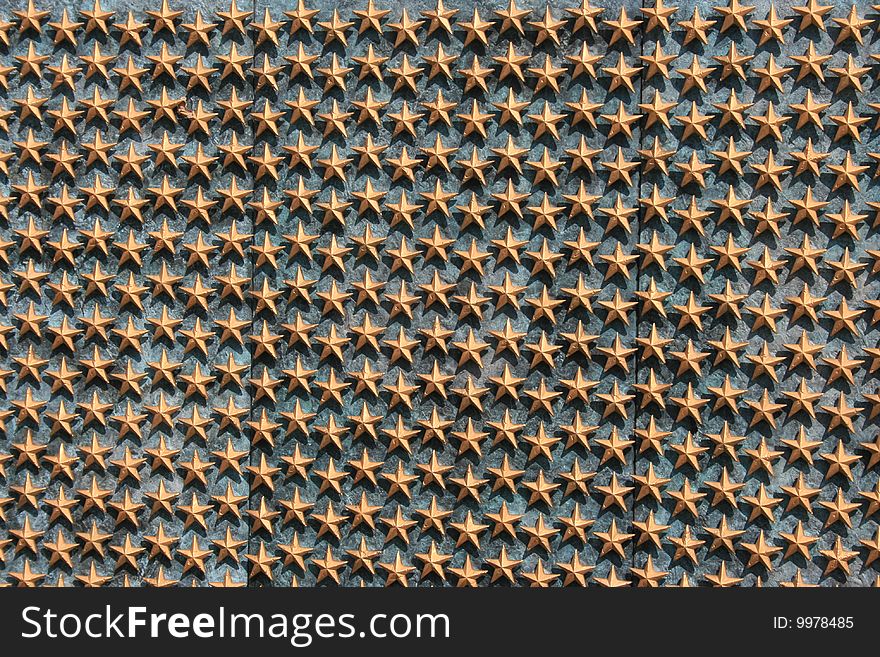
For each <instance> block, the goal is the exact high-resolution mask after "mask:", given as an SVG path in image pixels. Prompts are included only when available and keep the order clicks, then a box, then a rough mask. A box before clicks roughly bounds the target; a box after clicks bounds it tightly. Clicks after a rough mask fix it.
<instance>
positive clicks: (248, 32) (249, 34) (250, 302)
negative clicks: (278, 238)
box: [242, 0, 257, 587]
mask: <svg viewBox="0 0 880 657" xmlns="http://www.w3.org/2000/svg"><path fill="white" fill-rule="evenodd" d="M256 20H257V0H252V2H251V22H250V24H248V25H247V26H246V29H245V39H244V41H245V43H248V42H250V46H251V70H253V69H254V67H256V65H257V41H256V39H255V38H254V37H253V30H252V29H251V24H253V23H254V21H256ZM248 85H250V92H251V94H250V96H251V110H249V111H248V115H247V122H246V124H245V128H246V129H247V128H250V129H251V136H252V137H253V134H254V129H253V120H252V118H251V115H252V110H253V103H255V102H256V95H257V86H256V83H255V82H254V77H253V75H251V76H250V81H249V82H248V83H247V84H246V85H245V87H246V88H247V87H248ZM251 141H252V142H253V139H251ZM251 147H253V143H252V144H251ZM247 176H248V179H250V180H251V181H252V182H253V175H252V173H251V170H250V168H248V169H247ZM252 188H253V187H252ZM256 233H257V227H256V224H253V225H252V226H251V242H252V243H251V248H249V249H248V257H247V258H246V262H248V264H249V265H250V272H249V274H248V283H249V285H250V289H251V290H253V289H254V276H255V272H254V262H255V259H254V249H253V243H254V240H255V239H256ZM246 304H247V308H248V309H249V311H250V315H251V316H250V329H251V333H254V332H255V330H256V318H255V317H254V308H255V304H254V298H253V296H251V295H248V298H247V300H246ZM248 342H249V341H248ZM244 348H245V353H247V354H248V372H249V375H250V376H249V377H248V378H249V379H253V378H254V349H253V348H252V347H251V345H250V344H248V343H246V344H245V345H244ZM246 389H247V396H248V420H251V421H252V420H253V419H254V399H253V392H252V387H251V383H250V381H248V384H247V388H246ZM249 426H250V425H248V427H249ZM244 434H245V437H246V438H247V440H248V464H249V465H253V454H254V443H253V438H252V437H251V436H250V435H249V429H248V428H246V429H245V431H244ZM245 481H246V482H247V486H248V498H247V499H248V510H253V508H254V499H253V498H254V492H253V474H252V473H250V472H249V473H248V474H247V475H246V476H245ZM252 539H253V524H252V523H250V522H248V523H247V546H248V554H253V546H252ZM242 565H243V566H244V569H245V571H244V573H245V582H247V586H249V587H250V586H251V585H252V582H251V575H250V572H251V571H250V568H248V567H247V562H246V561H245V563H244V564H242Z"/></svg>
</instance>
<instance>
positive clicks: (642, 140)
mask: <svg viewBox="0 0 880 657" xmlns="http://www.w3.org/2000/svg"><path fill="white" fill-rule="evenodd" d="M644 7H645V0H640V3H639V8H640V9H642V8H644ZM639 13H641V14H642V16H640V18H644V13H643V12H639ZM658 43H659V42H658ZM638 51H639V55H644V54H645V30H644V27H642V29H640V30H639V47H638ZM641 64H642V60H641V58H640V59H639V66H640V67H641ZM644 102H645V69H644V67H641V68H640V69H639V104H642V103H644ZM638 134H639V136H638V139H637V140H636V144H637V148H638V149H644V148H645V147H646V146H645V132H644V121H640V122H639V133H638ZM637 155H638V153H637ZM638 161H639V167H638V170H637V174H636V208H637V211H636V237H635V240H636V241H635V243H636V244H638V243H639V241H640V240H641V239H642V220H643V217H644V211H643V208H642V204H641V202H640V201H639V200H638V199H639V198H641V194H642V169H643V168H644V167H643V163H642V162H641V155H638ZM635 248H636V252H638V247H635ZM641 277H642V266H641V263H639V262H637V269H636V277H635V278H636V280H635V290H634V291H633V297H634V298H635V299H638V297H637V296H636V295H635V292H637V291H638V290H640V289H641ZM641 312H642V305H641V304H640V303H636V306H635V316H636V320H635V328H634V335H633V347H635V348H636V352H635V362H634V364H633V377H632V381H633V388H632V389H633V392H635V390H636V388H635V386H636V385H637V384H638V382H639V362H640V358H639V352H638V346H637V345H638V337H639V328H640V327H641ZM633 402H634V404H635V408H634V409H633V421H632V428H631V431H632V435H631V436H630V439H631V440H632V441H633V463H632V475H631V476H632V478H633V483H634V482H635V476H636V464H637V463H638V457H639V447H638V445H636V444H635V441H636V428H637V422H638V420H639V415H640V412H641V407H640V402H639V400H638V399H636V398H635V397H633ZM635 521H636V500H635V497H633V501H632V508H631V509H630V532H632V531H633V528H634V526H635ZM635 565H636V544H635V543H633V546H632V551H631V552H630V573H632V569H633V568H634V567H635Z"/></svg>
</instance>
